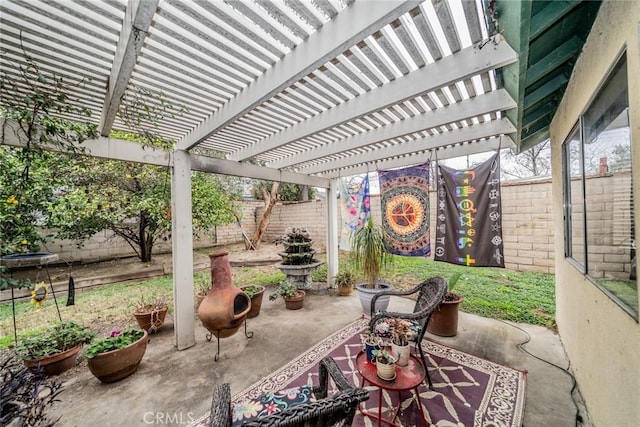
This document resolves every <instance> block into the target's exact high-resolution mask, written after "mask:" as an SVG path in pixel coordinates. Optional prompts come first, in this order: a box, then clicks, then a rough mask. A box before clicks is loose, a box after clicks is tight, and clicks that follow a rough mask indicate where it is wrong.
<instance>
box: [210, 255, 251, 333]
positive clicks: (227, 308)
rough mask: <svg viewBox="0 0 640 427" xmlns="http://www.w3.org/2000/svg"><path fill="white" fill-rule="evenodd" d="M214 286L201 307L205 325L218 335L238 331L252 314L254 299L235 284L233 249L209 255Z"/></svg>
mask: <svg viewBox="0 0 640 427" xmlns="http://www.w3.org/2000/svg"><path fill="white" fill-rule="evenodd" d="M209 259H210V262H211V289H210V290H209V293H207V296H206V297H205V298H204V300H203V301H202V303H201V304H200V307H198V317H199V318H200V321H201V322H202V325H203V326H204V327H205V328H207V330H208V331H209V332H210V333H211V334H213V335H215V336H216V337H218V338H226V337H230V336H231V335H233V334H235V333H236V332H237V331H238V329H239V328H240V326H241V325H242V322H243V321H244V319H245V318H246V317H247V314H249V310H250V309H251V300H250V299H249V297H248V296H247V294H245V293H244V292H243V291H242V290H241V289H240V288H238V287H236V286H234V284H233V278H232V276H231V264H229V252H227V251H221V252H214V253H212V254H209Z"/></svg>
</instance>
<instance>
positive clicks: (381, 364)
mask: <svg viewBox="0 0 640 427" xmlns="http://www.w3.org/2000/svg"><path fill="white" fill-rule="evenodd" d="M373 355H374V357H375V358H376V369H377V371H378V376H379V377H380V378H382V379H383V380H385V381H392V380H393V379H394V378H395V377H396V358H395V356H394V355H393V354H391V353H390V352H389V351H388V350H387V349H379V350H374V351H373Z"/></svg>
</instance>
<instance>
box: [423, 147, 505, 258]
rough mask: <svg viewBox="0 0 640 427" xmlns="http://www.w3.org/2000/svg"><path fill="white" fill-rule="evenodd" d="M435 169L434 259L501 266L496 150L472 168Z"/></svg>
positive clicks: (498, 165)
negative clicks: (436, 192)
mask: <svg viewBox="0 0 640 427" xmlns="http://www.w3.org/2000/svg"><path fill="white" fill-rule="evenodd" d="M437 169H438V182H437V189H438V197H437V201H438V202H437V203H438V210H437V215H436V218H437V227H436V243H435V255H434V260H436V261H445V262H450V263H453V264H460V265H467V266H474V267H504V253H503V242H502V205H501V195H500V155H499V153H496V155H495V156H493V157H492V158H491V159H489V160H487V161H486V162H484V163H482V164H481V165H479V166H476V167H475V168H472V169H462V170H457V169H452V168H449V167H446V166H444V165H440V164H438V167H437Z"/></svg>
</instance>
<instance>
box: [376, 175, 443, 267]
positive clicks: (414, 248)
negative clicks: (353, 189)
mask: <svg viewBox="0 0 640 427" xmlns="http://www.w3.org/2000/svg"><path fill="white" fill-rule="evenodd" d="M378 177H379V180H380V195H381V205H382V227H383V229H384V232H385V234H386V236H387V241H388V242H389V244H390V246H391V252H392V253H394V254H396V255H405V256H429V255H430V254H431V243H430V240H431V234H430V230H429V163H424V164H422V165H418V166H412V167H409V168H404V169H396V170H385V171H378Z"/></svg>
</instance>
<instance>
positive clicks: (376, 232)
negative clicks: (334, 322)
mask: <svg viewBox="0 0 640 427" xmlns="http://www.w3.org/2000/svg"><path fill="white" fill-rule="evenodd" d="M350 243H351V257H352V259H353V264H354V266H355V268H356V269H358V270H361V271H362V274H363V275H364V277H365V280H366V281H365V282H364V283H358V284H356V289H357V290H358V295H359V297H360V304H361V305H362V310H363V311H364V313H365V314H367V315H371V300H372V299H373V295H375V294H376V293H379V292H383V291H385V290H388V289H391V284H389V283H388V282H385V281H382V280H380V274H381V272H382V270H383V268H385V267H386V266H387V265H388V264H389V263H391V261H392V259H393V258H392V255H391V252H389V251H388V249H387V245H386V241H385V237H384V232H383V231H382V228H380V227H379V226H377V225H376V224H375V223H374V222H373V220H372V219H371V218H369V220H368V221H367V222H366V223H365V224H364V226H362V227H361V228H359V229H358V230H356V231H354V232H353V233H352V234H351V239H350ZM388 305H389V297H388V296H386V297H381V298H378V300H377V301H376V307H375V310H376V311H378V310H386V309H387V307H388Z"/></svg>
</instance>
